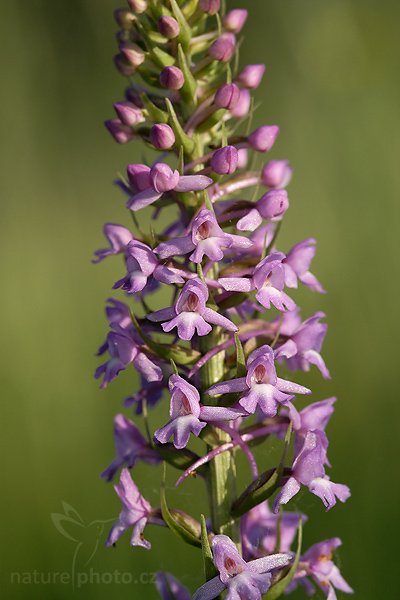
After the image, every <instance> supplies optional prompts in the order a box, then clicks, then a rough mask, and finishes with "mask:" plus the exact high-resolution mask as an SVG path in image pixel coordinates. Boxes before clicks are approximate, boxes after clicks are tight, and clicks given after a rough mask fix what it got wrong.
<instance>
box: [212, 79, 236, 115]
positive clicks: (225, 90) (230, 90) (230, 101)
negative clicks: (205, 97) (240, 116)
mask: <svg viewBox="0 0 400 600" xmlns="http://www.w3.org/2000/svg"><path fill="white" fill-rule="evenodd" d="M239 98H240V89H239V88H238V86H237V85H236V84H235V83H225V84H224V85H221V87H220V88H219V89H218V90H217V93H216V94H215V98H214V104H215V105H216V106H218V108H226V109H228V110H232V109H233V108H235V106H236V105H237V103H238V102H239Z"/></svg>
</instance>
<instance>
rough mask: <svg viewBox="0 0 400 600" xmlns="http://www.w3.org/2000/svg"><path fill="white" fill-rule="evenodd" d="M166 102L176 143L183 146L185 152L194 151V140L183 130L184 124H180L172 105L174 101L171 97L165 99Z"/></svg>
mask: <svg viewBox="0 0 400 600" xmlns="http://www.w3.org/2000/svg"><path fill="white" fill-rule="evenodd" d="M165 104H166V106H167V110H168V115H169V124H170V125H171V127H172V129H173V132H174V134H175V138H176V143H177V145H178V146H183V149H184V151H185V154H190V153H191V152H193V148H194V142H193V140H191V139H190V137H189V136H188V135H186V133H185V132H184V131H183V129H182V125H181V124H180V122H179V119H178V117H177V116H176V113H175V109H174V107H173V106H172V103H171V101H170V99H169V98H166V99H165Z"/></svg>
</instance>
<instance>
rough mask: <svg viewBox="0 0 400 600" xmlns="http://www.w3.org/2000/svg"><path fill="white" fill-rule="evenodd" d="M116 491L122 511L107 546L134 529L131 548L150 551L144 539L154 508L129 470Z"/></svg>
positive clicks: (122, 473)
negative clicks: (135, 547)
mask: <svg viewBox="0 0 400 600" xmlns="http://www.w3.org/2000/svg"><path fill="white" fill-rule="evenodd" d="M114 489H115V491H116V492H117V495H118V497H119V499H120V500H121V502H122V511H121V512H120V515H119V517H118V521H117V522H116V523H115V524H114V525H113V527H112V528H111V531H110V533H109V534H108V538H107V541H106V546H112V545H113V544H115V543H116V542H117V541H118V540H119V538H120V537H121V535H122V534H123V533H125V531H127V530H128V529H132V536H131V542H130V543H131V546H142V547H143V548H146V549H147V550H149V549H150V548H151V544H150V542H148V541H147V540H146V539H145V538H144V535H143V531H144V528H145V527H146V524H147V522H148V521H149V519H150V518H151V516H152V508H151V506H150V504H149V503H148V502H147V500H145V498H143V496H142V495H141V493H140V492H139V490H138V488H137V486H136V485H135V484H134V482H133V481H132V477H131V475H130V473H129V470H128V469H127V468H124V469H122V471H121V477H120V480H119V483H118V484H117V485H115V486H114Z"/></svg>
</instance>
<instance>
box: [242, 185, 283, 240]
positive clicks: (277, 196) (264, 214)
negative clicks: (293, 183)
mask: <svg viewBox="0 0 400 600" xmlns="http://www.w3.org/2000/svg"><path fill="white" fill-rule="evenodd" d="M288 208H289V198H288V195H287V192H286V190H271V191H270V192H267V193H266V194H264V196H262V198H260V200H258V201H257V202H256V204H255V207H254V208H251V209H250V210H249V212H248V213H247V214H246V215H245V216H244V217H242V218H241V219H239V221H238V222H237V228H238V229H239V231H254V230H255V229H257V227H259V226H260V225H261V223H262V220H263V219H268V220H269V221H277V220H280V219H282V217H283V215H284V214H285V212H286V211H287V209H288Z"/></svg>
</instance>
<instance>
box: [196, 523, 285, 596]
mask: <svg viewBox="0 0 400 600" xmlns="http://www.w3.org/2000/svg"><path fill="white" fill-rule="evenodd" d="M212 550H213V555H214V564H215V566H216V567H217V569H218V571H219V575H217V577H214V578H213V579H211V580H210V581H207V583H205V584H204V585H202V586H201V588H199V589H198V590H197V591H196V592H195V594H194V596H193V600H212V599H213V598H216V597H217V596H219V595H220V594H221V593H222V592H223V591H224V590H225V589H227V592H228V593H227V595H226V596H225V600H240V599H244V598H246V600H261V598H262V595H263V594H265V593H266V592H267V591H268V589H269V588H270V585H271V578H272V575H271V571H272V570H274V569H281V568H283V567H286V566H287V565H288V564H289V563H290V561H291V560H292V558H291V555H290V554H272V555H271V556H266V557H264V558H258V559H256V560H252V561H250V562H246V561H245V560H243V558H242V557H241V556H240V554H239V552H238V549H237V548H236V546H235V544H234V543H233V542H232V540H231V539H230V538H229V537H228V536H226V535H216V536H214V538H213V540H212Z"/></svg>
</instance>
